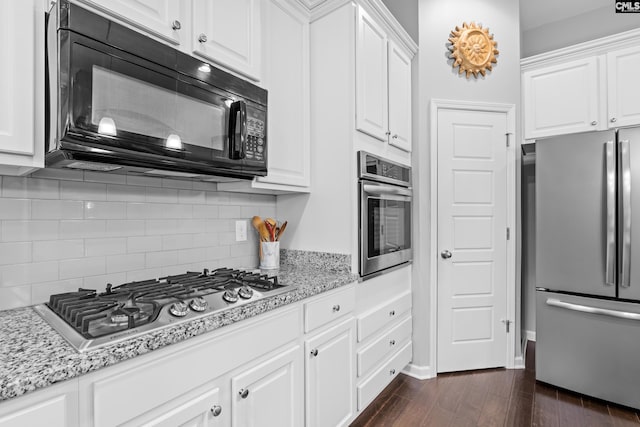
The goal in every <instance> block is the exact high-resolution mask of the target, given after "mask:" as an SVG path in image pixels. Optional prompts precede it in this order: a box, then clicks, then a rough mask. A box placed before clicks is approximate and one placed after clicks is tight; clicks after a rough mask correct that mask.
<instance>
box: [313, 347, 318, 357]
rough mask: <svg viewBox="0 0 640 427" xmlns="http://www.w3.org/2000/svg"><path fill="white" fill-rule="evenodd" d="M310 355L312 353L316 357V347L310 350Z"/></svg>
mask: <svg viewBox="0 0 640 427" xmlns="http://www.w3.org/2000/svg"><path fill="white" fill-rule="evenodd" d="M311 355H312V356H313V357H316V356H317V355H318V349H317V348H314V349H313V350H311Z"/></svg>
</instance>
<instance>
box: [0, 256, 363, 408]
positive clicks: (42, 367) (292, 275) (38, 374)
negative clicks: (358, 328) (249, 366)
mask: <svg viewBox="0 0 640 427" xmlns="http://www.w3.org/2000/svg"><path fill="white" fill-rule="evenodd" d="M294 255H295V254H294ZM290 259H300V258H299V257H296V256H294V257H291V258H290ZM317 266H318V263H315V264H314V265H309V266H307V267H306V268H300V267H296V266H284V267H283V268H281V269H280V272H279V279H280V278H282V279H281V283H285V284H287V285H289V284H293V285H295V287H294V288H293V289H292V290H290V291H288V292H285V293H282V294H279V295H274V296H272V297H267V298H264V299H262V300H259V301H256V302H255V303H251V304H246V305H243V306H239V307H236V308H229V309H227V310H224V311H222V312H218V313H213V314H211V315H210V316H205V317H202V318H199V319H194V320H192V321H189V322H185V323H183V324H178V325H176V326H173V327H170V328H166V329H162V330H158V331H153V332H150V333H148V334H145V335H142V336H139V337H136V338H133V339H131V340H127V341H123V342H120V343H117V344H114V345H111V346H108V347H103V348H98V349H96V350H92V351H88V352H85V353H79V352H77V351H76V350H75V349H73V348H72V347H71V346H70V345H69V344H68V343H67V341H66V340H65V339H64V338H63V337H62V336H61V335H59V334H58V333H57V332H56V331H55V330H54V329H53V328H52V327H51V326H49V324H48V323H47V322H46V321H45V320H44V319H43V318H42V317H40V315H38V314H37V313H36V312H35V310H34V309H33V307H23V308H18V309H13V310H6V311H0V403H1V402H2V401H5V400H7V399H11V398H14V397H18V396H21V395H24V394H26V393H28V392H31V391H34V390H37V389H41V388H44V387H47V386H50V385H53V384H55V383H58V382H61V381H65V380H68V379H72V378H76V377H79V376H81V375H84V374H87V373H89V372H93V371H97V370H99V369H102V368H105V367H108V366H112V365H115V364H117V363H119V362H122V361H125V360H129V359H133V358H134V357H137V356H140V355H143V354H147V353H149V352H151V351H154V350H157V349H160V348H163V347H166V346H168V345H171V344H175V343H178V342H182V341H185V340H187V339H189V338H192V337H196V336H199V335H202V334H205V333H208V332H211V331H214V330H217V329H220V328H222V327H224V326H227V325H231V324H234V323H236V322H239V321H242V320H245V319H249V318H252V317H254V316H257V315H260V314H263V313H266V312H268V311H271V310H274V309H276V308H279V307H283V306H286V305H288V304H292V303H295V302H297V301H301V300H304V299H306V298H310V297H312V296H315V295H318V294H321V293H323V292H326V291H330V290H332V289H336V288H339V287H341V286H344V285H348V284H350V283H353V282H355V281H357V280H358V276H357V275H353V274H351V273H350V272H349V271H348V269H347V268H337V269H336V268H333V267H335V266H333V265H330V266H329V267H330V268H329V269H327V270H318V269H317Z"/></svg>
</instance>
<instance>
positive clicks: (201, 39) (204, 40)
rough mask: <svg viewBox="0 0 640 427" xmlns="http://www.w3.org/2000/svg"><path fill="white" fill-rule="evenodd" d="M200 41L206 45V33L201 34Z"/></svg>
mask: <svg viewBox="0 0 640 427" xmlns="http://www.w3.org/2000/svg"><path fill="white" fill-rule="evenodd" d="M198 41H199V42H200V43H206V42H207V35H206V34H205V33H201V34H200V35H199V36H198Z"/></svg>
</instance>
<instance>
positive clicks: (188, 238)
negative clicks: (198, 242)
mask: <svg viewBox="0 0 640 427" xmlns="http://www.w3.org/2000/svg"><path fill="white" fill-rule="evenodd" d="M193 236H194V235H193V234H174V235H171V236H162V250H163V251H167V250H172V249H186V248H192V247H193Z"/></svg>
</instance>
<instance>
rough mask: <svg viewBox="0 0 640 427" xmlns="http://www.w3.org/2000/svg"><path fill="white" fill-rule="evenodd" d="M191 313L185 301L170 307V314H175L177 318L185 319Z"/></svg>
mask: <svg viewBox="0 0 640 427" xmlns="http://www.w3.org/2000/svg"><path fill="white" fill-rule="evenodd" d="M188 312H189V307H188V306H187V304H186V303H185V302H184V301H178V302H174V303H173V304H171V307H169V313H171V314H173V315H174V316H176V317H184V316H186V315H187V313H188Z"/></svg>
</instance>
